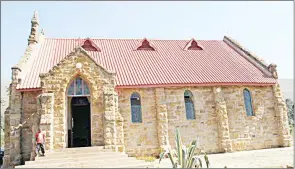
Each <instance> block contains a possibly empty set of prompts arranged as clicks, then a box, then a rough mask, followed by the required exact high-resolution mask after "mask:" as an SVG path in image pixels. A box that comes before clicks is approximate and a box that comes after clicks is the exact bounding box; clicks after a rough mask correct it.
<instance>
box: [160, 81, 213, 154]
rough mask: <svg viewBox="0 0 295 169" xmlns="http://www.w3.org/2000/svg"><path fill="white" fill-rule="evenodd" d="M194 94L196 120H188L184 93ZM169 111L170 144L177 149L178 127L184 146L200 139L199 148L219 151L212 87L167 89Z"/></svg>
mask: <svg viewBox="0 0 295 169" xmlns="http://www.w3.org/2000/svg"><path fill="white" fill-rule="evenodd" d="M185 90H190V91H191V92H192V94H193V102H194V108H195V117H196V119H194V120H187V119H186V113H185V103H184V91H185ZM165 93H166V102H167V110H168V122H169V124H168V128H169V143H170V144H171V145H172V147H175V130H176V128H177V127H178V128H179V130H180V134H181V137H182V141H183V144H185V145H188V144H189V143H190V142H191V141H192V140H193V139H197V138H198V139H199V147H200V148H202V149H203V150H206V151H207V152H216V151H218V129H217V115H216V112H215V109H214V98H213V93H212V88H211V87H191V88H166V89H165Z"/></svg>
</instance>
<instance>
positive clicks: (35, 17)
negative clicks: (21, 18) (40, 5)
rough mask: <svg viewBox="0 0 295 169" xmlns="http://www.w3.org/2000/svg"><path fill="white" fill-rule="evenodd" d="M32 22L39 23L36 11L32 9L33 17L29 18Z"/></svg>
mask: <svg viewBox="0 0 295 169" xmlns="http://www.w3.org/2000/svg"><path fill="white" fill-rule="evenodd" d="M31 22H32V23H36V24H38V25H39V17H38V12H37V11H34V15H33V18H32V20H31Z"/></svg>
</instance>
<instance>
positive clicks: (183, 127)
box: [119, 86, 287, 156]
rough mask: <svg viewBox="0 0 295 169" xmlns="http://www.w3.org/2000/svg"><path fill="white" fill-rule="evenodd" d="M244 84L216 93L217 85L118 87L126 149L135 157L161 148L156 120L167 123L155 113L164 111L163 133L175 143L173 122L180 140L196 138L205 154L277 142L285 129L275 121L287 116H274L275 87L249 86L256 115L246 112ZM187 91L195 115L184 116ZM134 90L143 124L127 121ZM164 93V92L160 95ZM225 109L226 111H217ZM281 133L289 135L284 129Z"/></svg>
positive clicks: (253, 147)
mask: <svg viewBox="0 0 295 169" xmlns="http://www.w3.org/2000/svg"><path fill="white" fill-rule="evenodd" d="M244 88H245V87H244V86H240V87H237V86H230V87H220V88H219V90H220V91H219V93H218V92H216V91H215V90H217V87H188V88H165V89H163V90H162V89H161V90H160V88H159V89H158V88H157V89H152V88H149V89H119V93H120V94H119V112H120V113H121V114H122V116H123V118H124V142H125V143H124V144H125V147H126V151H127V153H128V154H129V155H133V156H135V155H136V156H142V155H156V154H157V153H159V149H160V148H162V147H163V145H162V144H163V143H164V141H161V140H163V137H164V135H163V133H165V129H164V128H163V126H165V125H159V124H164V123H165V122H164V121H161V123H160V121H159V118H160V116H161V117H162V116H163V117H165V111H166V110H167V120H168V136H167V134H166V137H167V138H168V140H169V143H170V145H171V146H172V147H175V129H176V128H177V127H178V128H180V132H181V136H182V138H183V143H184V144H186V145H187V144H189V143H190V142H191V141H192V140H193V139H197V138H198V139H199V147H200V148H201V149H203V150H205V151H206V152H208V153H217V152H231V151H240V150H251V149H262V148H271V147H278V146H280V143H279V142H278V140H279V139H280V138H281V137H280V136H279V133H283V132H279V130H278V128H279V124H278V123H277V121H278V119H279V118H284V117H285V116H284V115H281V116H282V117H279V116H278V115H276V114H278V113H276V112H275V105H276V104H274V103H275V101H276V98H275V97H274V92H273V88H272V87H271V86H269V87H247V89H249V90H250V92H251V94H252V100H253V107H254V113H255V116H251V117H248V116H246V111H245V106H244V96H243V90H244ZM185 90H190V91H191V92H192V94H193V102H194V108H195V116H196V119H195V120H187V119H186V114H185V104H184V91H185ZM133 92H138V93H139V94H140V96H141V105H142V117H143V123H135V124H134V123H132V122H131V110H130V109H131V107H130V96H131V94H132V93H133ZM163 92H164V93H165V96H164V97H163V95H162V94H161V93H163ZM159 97H162V98H161V99H160V98H159ZM163 98H165V100H163ZM160 101H161V103H160V106H159V107H161V108H159V107H157V102H160ZM165 104H166V106H165ZM223 108H224V111H222V110H221V109H223ZM217 109H218V110H217ZM164 110H165V111H164ZM159 113H160V114H161V113H162V115H159ZM163 113H164V114H163ZM218 113H219V115H218ZM220 113H221V114H220ZM222 113H225V114H222ZM157 114H158V117H157ZM281 114H282V113H281ZM225 116H226V118H225ZM223 120H227V121H225V122H224V121H223ZM281 121H284V119H283V120H281ZM160 130H161V132H159V131H160ZM226 133H227V134H226ZM162 135H163V136H162ZM283 137H287V134H285V135H283V136H282V138H283ZM285 140H286V139H285ZM159 141H161V143H159ZM285 142H286V141H285Z"/></svg>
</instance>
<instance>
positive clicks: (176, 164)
mask: <svg viewBox="0 0 295 169" xmlns="http://www.w3.org/2000/svg"><path fill="white" fill-rule="evenodd" d="M175 141H176V148H177V149H176V150H174V149H173V150H171V149H170V148H167V149H166V150H165V152H162V153H161V154H160V159H159V164H160V163H161V160H162V159H163V158H164V157H165V156H166V155H168V157H169V159H170V161H171V164H172V166H173V168H202V167H203V164H202V160H201V158H200V157H199V155H200V153H201V150H200V151H199V152H198V153H197V155H196V156H195V151H196V148H197V147H198V145H197V144H198V142H197V140H193V141H192V142H191V143H190V145H189V146H188V147H185V146H183V145H182V141H181V137H180V132H179V130H178V129H176V140H175ZM204 154H205V155H204V159H205V162H206V166H207V168H209V165H210V164H209V160H208V156H207V155H206V153H204Z"/></svg>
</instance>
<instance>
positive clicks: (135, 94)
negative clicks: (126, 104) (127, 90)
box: [130, 92, 143, 124]
mask: <svg viewBox="0 0 295 169" xmlns="http://www.w3.org/2000/svg"><path fill="white" fill-rule="evenodd" d="M134 98H136V99H138V100H139V110H140V111H139V113H140V114H139V115H140V119H139V120H138V121H137V119H133V116H134V115H133V114H135V113H138V112H134V111H133V106H135V105H133V104H132V99H134ZM130 112H131V123H134V124H138V123H143V118H142V108H141V97H140V94H139V93H138V92H133V93H132V94H131V96H130Z"/></svg>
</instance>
